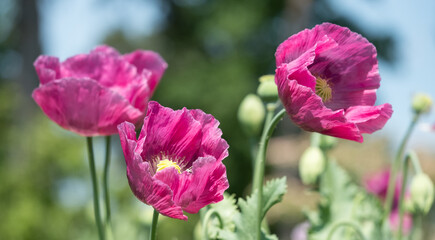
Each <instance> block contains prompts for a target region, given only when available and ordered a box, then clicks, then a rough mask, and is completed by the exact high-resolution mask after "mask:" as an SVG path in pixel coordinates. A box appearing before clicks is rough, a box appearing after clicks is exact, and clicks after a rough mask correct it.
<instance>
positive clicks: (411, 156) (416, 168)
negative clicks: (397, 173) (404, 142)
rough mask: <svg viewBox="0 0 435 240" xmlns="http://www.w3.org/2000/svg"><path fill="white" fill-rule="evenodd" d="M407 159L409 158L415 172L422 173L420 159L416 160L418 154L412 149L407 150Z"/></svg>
mask: <svg viewBox="0 0 435 240" xmlns="http://www.w3.org/2000/svg"><path fill="white" fill-rule="evenodd" d="M408 157H409V159H411V163H412V167H413V168H414V171H415V173H416V174H420V173H422V171H421V166H420V161H419V160H418V156H417V154H416V153H415V152H414V151H412V150H411V151H409V153H408Z"/></svg>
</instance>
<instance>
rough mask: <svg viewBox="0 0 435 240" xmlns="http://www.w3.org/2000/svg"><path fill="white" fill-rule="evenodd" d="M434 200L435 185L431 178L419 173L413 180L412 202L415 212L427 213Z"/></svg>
mask: <svg viewBox="0 0 435 240" xmlns="http://www.w3.org/2000/svg"><path fill="white" fill-rule="evenodd" d="M433 200H434V186H433V183H432V181H431V180H430V178H429V177H428V176H427V175H426V174H424V173H420V174H417V175H416V176H415V177H414V178H413V179H412V181H411V203H412V206H413V209H414V211H415V212H418V213H423V214H427V213H428V212H429V209H430V207H431V206H432V203H433Z"/></svg>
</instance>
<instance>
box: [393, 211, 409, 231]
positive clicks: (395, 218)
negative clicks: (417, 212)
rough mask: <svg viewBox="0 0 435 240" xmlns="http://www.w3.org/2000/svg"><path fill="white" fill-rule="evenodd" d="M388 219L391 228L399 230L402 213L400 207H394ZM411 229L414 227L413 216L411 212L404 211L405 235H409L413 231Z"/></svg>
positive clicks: (403, 227)
mask: <svg viewBox="0 0 435 240" xmlns="http://www.w3.org/2000/svg"><path fill="white" fill-rule="evenodd" d="M388 220H389V223H390V227H391V229H392V230H393V231H395V232H397V231H399V225H400V214H399V210H398V209H394V210H393V211H392V212H391V214H390V217H389V218H388ZM411 229H412V216H411V214H409V213H404V214H403V225H402V233H403V234H404V235H408V234H409V233H410V232H411Z"/></svg>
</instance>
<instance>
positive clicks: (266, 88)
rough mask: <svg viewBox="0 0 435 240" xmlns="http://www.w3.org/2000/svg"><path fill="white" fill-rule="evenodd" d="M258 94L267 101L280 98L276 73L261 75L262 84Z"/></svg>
mask: <svg viewBox="0 0 435 240" xmlns="http://www.w3.org/2000/svg"><path fill="white" fill-rule="evenodd" d="M257 94H258V96H260V97H261V98H262V99H263V100H264V101H265V102H275V101H276V100H277V99H278V87H277V86H276V84H275V75H264V76H261V77H260V85H259V86H258V88H257Z"/></svg>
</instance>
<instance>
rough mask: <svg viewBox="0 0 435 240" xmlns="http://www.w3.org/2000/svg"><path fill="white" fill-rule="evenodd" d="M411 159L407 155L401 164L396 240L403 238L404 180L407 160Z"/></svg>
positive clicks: (406, 175)
mask: <svg viewBox="0 0 435 240" xmlns="http://www.w3.org/2000/svg"><path fill="white" fill-rule="evenodd" d="M410 158H411V157H410V156H409V155H407V156H406V158H405V161H404V162H403V177H402V187H401V189H400V197H399V233H398V234H399V237H398V240H402V237H403V230H402V229H403V215H404V214H405V204H404V201H403V200H404V197H405V191H406V179H407V178H408V170H409V159H410Z"/></svg>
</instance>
